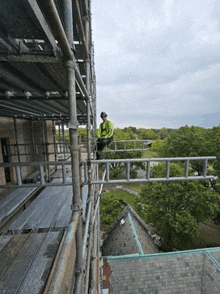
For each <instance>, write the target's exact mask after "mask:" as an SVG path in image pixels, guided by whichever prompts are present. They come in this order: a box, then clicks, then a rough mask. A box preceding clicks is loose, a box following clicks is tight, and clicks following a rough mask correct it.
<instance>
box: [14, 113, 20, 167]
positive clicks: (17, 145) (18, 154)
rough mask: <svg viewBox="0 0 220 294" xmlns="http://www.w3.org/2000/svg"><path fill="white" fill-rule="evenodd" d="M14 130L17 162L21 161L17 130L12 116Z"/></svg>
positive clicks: (15, 121)
mask: <svg viewBox="0 0 220 294" xmlns="http://www.w3.org/2000/svg"><path fill="white" fill-rule="evenodd" d="M14 130H15V142H16V143H15V144H16V148H17V156H18V162H21V157H20V150H19V144H18V130H17V120H16V118H14Z"/></svg>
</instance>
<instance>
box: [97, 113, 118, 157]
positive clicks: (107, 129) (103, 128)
mask: <svg viewBox="0 0 220 294" xmlns="http://www.w3.org/2000/svg"><path fill="white" fill-rule="evenodd" d="M100 117H101V118H102V120H103V122H102V123H101V124H100V127H99V129H98V133H97V135H98V140H97V150H96V152H97V153H96V159H102V151H103V149H104V148H105V146H108V145H109V144H110V143H111V142H112V141H113V136H114V125H113V123H112V122H110V121H109V120H107V113H105V112H101V114H100Z"/></svg>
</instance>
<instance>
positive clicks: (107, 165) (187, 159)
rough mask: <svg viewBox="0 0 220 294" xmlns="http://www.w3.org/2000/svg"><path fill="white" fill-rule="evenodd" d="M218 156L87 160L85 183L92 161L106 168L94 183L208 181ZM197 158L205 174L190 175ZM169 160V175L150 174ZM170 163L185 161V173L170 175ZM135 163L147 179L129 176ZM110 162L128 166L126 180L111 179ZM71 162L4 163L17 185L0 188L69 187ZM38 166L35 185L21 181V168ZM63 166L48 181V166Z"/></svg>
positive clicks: (92, 182) (167, 165)
mask: <svg viewBox="0 0 220 294" xmlns="http://www.w3.org/2000/svg"><path fill="white" fill-rule="evenodd" d="M215 159H216V157H215V156H207V157H175V158H141V159H110V160H91V162H88V161H84V162H83V165H84V184H85V185H88V184H89V177H88V171H89V169H88V165H89V164H91V165H92V166H93V168H94V167H95V165H97V164H98V165H101V166H104V167H105V169H106V175H105V178H103V179H101V180H99V179H97V180H92V181H91V184H120V183H128V182H130V183H132V182H133V183H146V182H164V181H186V180H209V179H214V176H212V175H207V169H208V161H211V160H215ZM192 161H194V162H195V161H197V162H200V161H201V162H203V171H202V175H194V176H190V175H189V172H190V162H192ZM164 162H165V163H166V175H165V177H164V178H154V177H151V166H152V165H154V164H158V163H164ZM171 162H184V163H185V175H184V176H182V177H170V164H171ZM136 163H142V164H144V165H145V167H146V168H145V178H139V179H132V178H131V176H130V171H131V165H133V164H136ZM110 164H122V165H123V166H124V167H126V176H125V178H123V179H116V180H112V179H110ZM67 165H69V166H70V165H71V162H70V161H50V162H29V163H26V162H20V163H18V162H14V163H1V164H0V168H1V167H3V168H5V167H10V168H15V171H16V175H17V184H13V185H11V184H10V185H0V188H5V187H10V188H18V187H48V186H68V185H71V184H72V183H71V180H68V179H67V172H66V166H67ZM28 166H29V167H37V168H38V170H39V178H40V180H39V182H38V183H32V184H24V183H23V181H22V167H28ZM54 166H55V167H58V166H61V177H60V178H61V181H60V182H59V183H57V182H56V183H54V182H51V183H49V182H46V181H45V167H47V170H50V168H49V167H54Z"/></svg>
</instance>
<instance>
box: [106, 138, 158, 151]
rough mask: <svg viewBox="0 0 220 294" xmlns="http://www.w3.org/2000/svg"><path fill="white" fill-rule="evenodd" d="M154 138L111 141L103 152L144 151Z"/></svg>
mask: <svg viewBox="0 0 220 294" xmlns="http://www.w3.org/2000/svg"><path fill="white" fill-rule="evenodd" d="M153 142H154V140H128V141H113V142H112V143H111V144H110V145H109V147H105V149H104V150H103V152H108V153H112V152H123V151H146V150H147V148H148V147H149V146H151V145H152V143H153Z"/></svg>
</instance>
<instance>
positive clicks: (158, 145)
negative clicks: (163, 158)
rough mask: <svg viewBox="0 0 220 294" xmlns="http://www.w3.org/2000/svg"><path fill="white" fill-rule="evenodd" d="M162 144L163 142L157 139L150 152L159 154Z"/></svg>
mask: <svg viewBox="0 0 220 294" xmlns="http://www.w3.org/2000/svg"><path fill="white" fill-rule="evenodd" d="M163 144H164V141H162V140H160V139H157V140H156V141H155V142H154V143H153V145H152V148H151V150H152V151H155V152H160V150H161V148H162V147H163Z"/></svg>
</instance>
